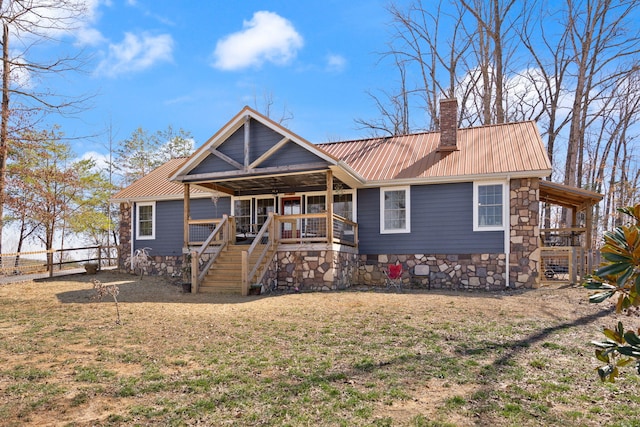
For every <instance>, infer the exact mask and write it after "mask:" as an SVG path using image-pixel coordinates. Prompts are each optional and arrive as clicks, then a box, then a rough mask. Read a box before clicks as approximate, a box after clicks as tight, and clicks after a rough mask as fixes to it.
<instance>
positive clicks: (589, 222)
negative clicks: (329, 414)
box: [540, 180, 603, 271]
mask: <svg viewBox="0 0 640 427" xmlns="http://www.w3.org/2000/svg"><path fill="white" fill-rule="evenodd" d="M602 197H603V196H602V194H600V193H596V192H594V191H589V190H584V189H582V188H577V187H572V186H569V185H564V184H558V183H556V182H551V181H545V180H541V181H540V201H541V202H545V203H548V204H552V205H557V206H560V207H563V208H569V209H570V210H571V227H566V228H562V229H541V230H540V231H541V232H542V233H544V232H554V231H562V232H570V233H576V234H579V233H584V236H585V238H584V245H583V248H584V249H585V250H586V251H588V252H590V251H591V250H592V249H593V243H592V241H593V236H592V233H593V206H594V205H596V204H598V203H599V202H600V201H601V200H602ZM583 211H584V213H585V226H584V227H583V228H578V227H575V225H576V223H577V214H578V212H583ZM588 259H589V261H588V262H587V264H588V265H587V269H588V271H590V270H591V268H592V266H591V265H590V264H591V258H590V257H589V258H588Z"/></svg>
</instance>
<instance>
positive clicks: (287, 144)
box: [187, 118, 329, 176]
mask: <svg viewBox="0 0 640 427" xmlns="http://www.w3.org/2000/svg"><path fill="white" fill-rule="evenodd" d="M245 126H246V124H243V125H242V126H241V127H240V128H238V129H237V130H236V131H235V132H233V133H232V134H231V135H230V136H229V137H228V138H226V139H225V140H224V141H221V142H220V143H219V144H218V145H217V146H215V148H213V149H214V150H215V151H216V153H219V154H214V153H210V154H208V155H207V156H206V157H205V158H204V159H203V160H202V161H201V162H200V163H199V164H198V165H197V166H196V167H195V168H193V169H192V170H191V171H189V173H188V174H187V176H189V175H201V174H210V173H216V172H232V171H240V170H244V162H245V137H246V134H245ZM248 126H249V131H248V133H249V143H248V149H249V162H250V164H254V163H255V167H254V168H247V169H253V172H254V173H255V172H258V171H259V170H260V169H264V168H278V167H281V166H287V167H289V168H290V167H295V165H309V164H314V165H316V167H328V166H329V163H328V162H327V161H326V160H324V159H322V158H321V157H319V156H318V155H316V154H314V153H312V152H310V151H309V150H308V149H307V148H305V147H302V146H300V145H298V144H296V143H295V142H293V141H291V140H290V139H288V138H287V137H286V136H285V135H283V134H282V133H279V132H276V131H275V130H273V129H271V128H269V127H268V126H265V125H264V124H262V123H260V122H259V121H257V120H255V119H253V118H252V119H250V120H249V121H248ZM281 141H283V142H281ZM279 143H280V144H281V145H280V146H279V149H278V150H276V151H275V152H274V153H273V154H271V155H268V156H267V157H265V159H264V160H263V161H260V158H261V157H262V156H265V153H267V152H268V151H269V150H271V149H272V148H273V147H275V146H277V145H278V144H279ZM220 154H222V156H220ZM225 157H226V159H225ZM229 159H230V160H232V162H230V161H229ZM234 162H235V163H234ZM256 162H258V163H256Z"/></svg>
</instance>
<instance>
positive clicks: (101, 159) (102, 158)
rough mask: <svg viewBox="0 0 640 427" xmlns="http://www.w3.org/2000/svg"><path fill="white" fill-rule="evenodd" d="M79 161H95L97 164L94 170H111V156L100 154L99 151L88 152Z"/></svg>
mask: <svg viewBox="0 0 640 427" xmlns="http://www.w3.org/2000/svg"><path fill="white" fill-rule="evenodd" d="M78 160H93V161H94V162H95V163H96V166H95V168H94V170H95V171H96V172H98V171H106V170H109V155H108V154H104V153H98V152H97V151H87V152H85V153H84V154H83V155H82V156H80V158H79V159H78Z"/></svg>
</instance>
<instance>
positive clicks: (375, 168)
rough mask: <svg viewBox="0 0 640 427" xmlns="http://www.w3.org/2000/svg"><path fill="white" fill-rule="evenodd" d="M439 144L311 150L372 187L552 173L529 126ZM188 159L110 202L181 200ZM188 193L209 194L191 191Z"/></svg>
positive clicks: (432, 135) (370, 142)
mask: <svg viewBox="0 0 640 427" xmlns="http://www.w3.org/2000/svg"><path fill="white" fill-rule="evenodd" d="M243 111H244V110H243ZM256 114H257V113H256ZM439 143H440V133H438V132H429V133H419V134H413V135H403V136H394V137H387V138H372V139H364V140H354V141H345V142H335V143H326V144H318V145H315V146H314V149H316V150H319V151H321V152H323V153H326V154H327V155H328V156H330V157H333V158H335V159H339V160H340V161H341V162H343V166H337V167H338V168H341V169H344V168H345V167H348V168H351V170H352V171H353V172H355V173H356V174H357V175H359V177H360V178H359V179H362V180H364V181H365V182H368V183H372V184H374V185H375V182H393V181H395V182H402V181H403V180H407V181H408V182H421V181H423V182H425V183H428V182H438V181H447V180H451V181H455V180H460V179H475V178H481V177H482V176H488V177H491V176H497V175H508V174H513V175H516V176H529V177H535V176H539V177H542V176H546V175H548V173H549V172H550V170H551V164H550V162H549V159H548V157H547V155H546V150H545V148H544V145H543V143H542V140H541V139H540V134H539V133H538V130H537V128H536V125H535V123H533V122H521V123H509V124H502V125H492V126H482V127H475V128H466V129H458V131H457V144H458V147H457V148H458V149H457V150H456V151H452V152H439V151H438V144H439ZM310 145H311V144H310ZM194 155H195V154H194ZM194 155H192V156H191V157H190V158H189V159H193V158H194ZM189 159H185V158H179V159H173V160H170V161H169V162H167V163H165V164H164V165H162V166H160V167H158V168H157V169H155V170H154V171H152V172H150V173H149V174H148V175H147V176H145V177H143V178H141V179H139V180H137V181H136V182H134V183H133V184H131V185H130V186H128V187H127V188H125V189H123V190H121V191H119V192H118V193H117V194H116V195H114V196H113V198H112V200H113V201H116V202H117V201H123V200H128V199H137V200H143V199H149V200H158V199H163V198H164V199H171V198H181V197H182V194H183V190H184V187H183V184H182V183H179V182H172V181H169V179H168V178H169V177H171V176H172V175H173V174H175V172H176V171H177V170H178V169H179V168H181V167H183V165H184V164H185V161H188V160H189ZM248 179H253V178H251V177H250V178H248ZM221 181H224V180H221ZM191 194H192V196H193V195H196V194H200V195H204V194H211V193H206V192H205V191H204V190H199V189H197V188H194V186H191Z"/></svg>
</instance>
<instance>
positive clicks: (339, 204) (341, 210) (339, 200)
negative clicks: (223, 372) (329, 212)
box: [333, 193, 353, 221]
mask: <svg viewBox="0 0 640 427" xmlns="http://www.w3.org/2000/svg"><path fill="white" fill-rule="evenodd" d="M333 213H334V214H336V215H339V216H341V217H343V218H347V219H350V220H351V221H353V194H351V193H343V194H334V195H333Z"/></svg>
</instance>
